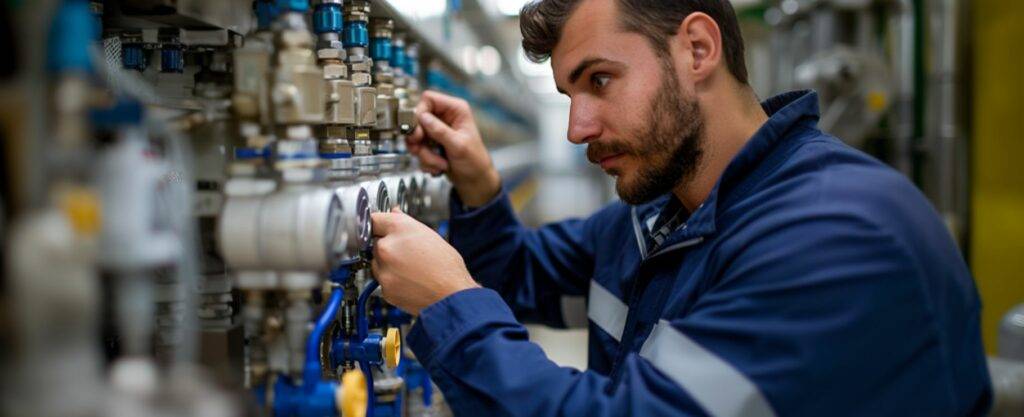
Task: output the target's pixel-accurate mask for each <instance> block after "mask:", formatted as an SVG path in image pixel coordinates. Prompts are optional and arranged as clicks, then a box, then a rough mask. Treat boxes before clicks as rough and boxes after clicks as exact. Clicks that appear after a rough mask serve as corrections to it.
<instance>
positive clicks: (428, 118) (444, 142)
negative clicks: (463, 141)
mask: <svg viewBox="0 0 1024 417" xmlns="http://www.w3.org/2000/svg"><path fill="white" fill-rule="evenodd" d="M419 121H420V126H422V127H423V130H424V131H425V132H426V137H429V138H431V139H433V140H434V141H435V142H437V143H438V144H440V145H441V146H444V147H445V148H446V149H449V150H450V148H451V147H452V146H455V145H456V143H458V141H459V132H457V131H455V129H452V128H451V126H448V124H447V123H445V122H444V121H442V120H441V119H438V118H437V116H435V115H434V114H433V113H420V115H419Z"/></svg>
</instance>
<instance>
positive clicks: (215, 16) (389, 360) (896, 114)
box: [0, 0, 1024, 416]
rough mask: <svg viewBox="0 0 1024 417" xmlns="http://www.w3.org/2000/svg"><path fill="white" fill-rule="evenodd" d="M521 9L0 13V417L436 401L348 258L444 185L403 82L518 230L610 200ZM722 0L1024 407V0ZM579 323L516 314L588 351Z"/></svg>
mask: <svg viewBox="0 0 1024 417" xmlns="http://www.w3.org/2000/svg"><path fill="white" fill-rule="evenodd" d="M525 2H526V1H525V0H493V1H488V0H372V1H370V0H256V1H253V0H216V1H209V0H102V1H101V0H39V1H7V2H4V3H3V5H0V23H2V24H0V45H3V47H2V48H0V54H2V55H3V59H0V144H2V146H0V158H2V160H3V163H2V164H0V167H2V169H0V233H2V236H3V238H4V250H3V251H2V253H0V269H2V270H3V271H4V272H3V275H0V297H2V302H0V341H2V343H0V369H4V370H6V371H7V375H10V376H11V377H9V378H5V379H4V380H3V381H0V399H2V401H0V414H4V415H40V416H48V415H53V416H67V415H83V416H85V415H158V414H159V415H203V416H236V415H282V416H283V415H288V416H306V415H317V416H321V415H346V416H354V415H359V416H362V415H373V416H434V415H445V414H446V413H448V411H447V409H446V407H445V406H444V399H443V396H442V393H441V392H440V390H439V389H438V388H437V387H436V386H434V385H433V384H432V383H431V381H430V379H429V377H428V376H427V374H426V371H425V370H424V369H423V367H422V366H421V365H420V364H419V363H418V362H417V361H416V358H414V357H413V356H412V354H411V352H409V351H408V350H406V349H404V348H403V347H402V346H403V343H402V337H403V335H404V331H405V330H407V329H408V327H409V324H410V322H411V320H412V317H410V316H409V315H407V314H405V313H403V312H401V311H399V310H398V309H395V308H393V307H391V306H389V305H387V304H386V303H385V302H383V300H382V299H381V298H380V297H379V292H377V291H376V284H375V281H374V279H373V276H372V274H371V273H370V271H369V269H368V267H367V265H368V259H367V258H368V254H369V253H370V252H369V249H370V245H371V242H370V235H371V231H370V223H369V214H370V213H372V212H374V211H379V210H389V209H391V208H392V207H399V208H400V209H401V210H403V211H405V212H406V213H408V214H410V215H412V216H414V217H415V218H417V219H419V220H420V221H422V222H424V223H426V224H428V225H430V226H432V227H434V228H435V229H437V230H438V232H439V233H441V234H444V233H445V231H446V229H447V222H446V219H447V217H448V196H449V194H450V191H451V186H450V184H448V182H447V181H446V180H445V179H444V178H443V177H433V176H430V175H426V174H423V173H421V172H419V169H418V165H417V162H416V161H415V160H414V159H413V158H411V157H410V156H409V155H408V154H406V152H405V151H406V148H405V135H407V134H408V133H410V132H411V131H412V129H414V128H415V123H416V122H415V117H414V113H413V109H414V108H415V105H416V103H417V102H418V98H419V95H420V93H421V92H422V91H424V90H425V89H434V90H439V91H442V92H445V93H448V94H451V95H455V96H458V97H460V98H463V99H465V100H466V101H468V102H469V103H470V104H471V106H472V108H473V110H474V113H475V115H476V117H477V122H478V125H479V127H480V129H481V132H482V135H483V137H484V140H485V142H486V144H487V146H488V148H489V149H490V150H491V152H492V158H493V160H494V161H495V164H496V165H497V167H498V169H499V172H500V173H501V175H502V178H503V180H504V187H505V189H506V190H508V191H509V193H510V196H511V197H512V201H513V204H514V205H515V207H516V209H517V210H518V211H519V212H520V214H521V216H522V217H523V219H524V220H525V221H526V222H527V223H529V224H540V223H543V222H546V221H552V220H558V219H562V218H565V217H567V216H585V215H588V214H590V213H592V212H593V211H595V210H597V209H598V208H599V207H600V206H602V205H603V204H605V203H607V202H608V201H610V200H611V199H613V198H614V197H615V196H614V191H613V187H612V183H611V182H610V180H609V179H608V178H607V177H606V176H605V175H604V174H603V173H601V171H600V170H598V169H596V168H595V167H593V166H592V165H590V164H588V163H587V161H586V158H585V150H584V148H582V147H577V146H573V145H571V144H569V143H568V141H566V139H565V138H566V128H567V124H568V99H567V98H565V97H564V96H562V95H559V94H558V93H557V92H556V91H555V88H554V81H553V79H552V75H551V69H550V67H549V66H548V65H547V64H534V63H531V62H529V61H528V60H527V59H526V58H525V54H524V53H523V51H522V49H521V47H520V45H519V42H520V35H519V26H518V21H517V17H516V15H517V14H518V11H519V9H520V7H522V5H523V4H524V3H525ZM732 4H733V6H734V7H735V9H736V10H737V13H738V15H739V17H740V23H741V26H742V29H743V33H744V37H745V42H746V52H747V57H746V61H747V66H748V69H749V73H750V82H751V85H752V87H753V88H754V91H755V92H756V93H757V94H758V95H759V96H760V97H762V98H767V97H769V96H771V95H774V94H777V93H780V92H783V91H787V90H791V89H801V88H813V89H816V90H817V91H818V92H819V93H820V97H821V110H822V117H821V121H820V126H821V127H822V129H823V130H825V131H827V132H829V133H832V134H835V135H836V136H837V137H839V138H841V139H842V140H844V141H846V142H847V143H848V144H850V145H851V146H855V147H858V148H861V149H863V150H864V151H866V152H868V153H870V154H872V155H874V156H876V157H877V158H879V159H880V160H882V161H885V162H886V163H888V164H890V165H891V166H893V167H894V168H895V169H897V170H899V171H900V172H902V173H904V174H905V175H907V176H908V177H909V178H911V179H912V180H913V181H914V183H915V184H917V185H918V186H919V187H920V188H921V189H922V190H923V191H924V192H925V193H926V195H928V196H929V198H931V200H932V202H933V204H934V205H935V208H936V210H937V211H938V212H939V213H940V214H941V215H942V217H943V219H944V220H945V221H946V224H947V226H948V227H949V229H950V232H951V233H952V234H953V235H954V237H955V238H956V241H957V242H958V243H959V244H960V248H961V250H962V251H963V254H964V256H965V258H966V259H968V262H969V265H970V266H971V269H972V271H973V272H974V274H975V277H976V280H977V282H978V286H979V289H980V292H981V296H982V301H983V304H984V306H985V308H984V311H983V312H982V314H983V316H982V323H983V330H984V337H985V343H986V346H987V348H988V351H989V353H990V355H992V358H991V360H990V368H991V371H992V375H993V382H994V385H995V387H996V394H997V398H996V402H995V404H996V405H995V407H996V408H995V410H994V412H993V415H1005V416H1011V415H1013V416H1016V415H1021V414H1022V413H1024V411H1022V410H1024V350H1022V349H1024V312H1022V310H1021V307H1020V305H1021V303H1022V302H1024V280H1021V279H1020V276H1019V274H1020V271H1022V270H1024V257H1022V256H1020V254H1021V253H1024V218H1022V216H1021V213H1024V175H1022V174H1021V172H1020V170H1019V169H1018V168H1017V163H1016V162H1017V160H1016V158H1015V157H1016V156H1018V155H1021V154H1024V142H1022V141H1020V140H1017V138H1018V137H1019V136H1020V132H1022V131H1024V117H1021V110H1020V103H1021V102H1024V77H1021V76H1020V74H1019V72H1020V70H1019V69H1020V68H1022V67H1024V55H1021V54H1013V53H1012V51H1013V48H1014V47H1015V46H1016V44H1017V43H1019V42H1020V41H1022V40H1024V2H1015V1H1000V0H975V1H973V2H969V1H964V0H733V1H732ZM568 302H579V304H580V305H583V304H582V303H583V300H568ZM1015 306H1016V307H1015ZM584 332H585V330H574V329H570V330H549V329H540V328H531V335H532V337H533V338H534V340H536V341H538V342H539V343H540V344H541V345H542V346H543V347H544V348H545V349H546V350H547V352H548V353H549V355H550V356H551V357H552V358H553V359H554V360H556V361H557V362H559V363H562V364H565V365H571V366H575V367H577V368H583V367H585V364H586V348H585V346H586V336H585V334H584Z"/></svg>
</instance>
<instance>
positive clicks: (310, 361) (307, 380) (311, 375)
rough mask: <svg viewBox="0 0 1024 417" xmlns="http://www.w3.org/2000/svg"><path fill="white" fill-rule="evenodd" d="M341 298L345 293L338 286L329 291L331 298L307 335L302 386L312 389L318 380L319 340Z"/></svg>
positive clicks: (335, 313) (336, 312)
mask: <svg viewBox="0 0 1024 417" xmlns="http://www.w3.org/2000/svg"><path fill="white" fill-rule="evenodd" d="M343 298H345V291H344V290H343V289H342V288H341V287H340V286H336V287H334V289H333V290H331V298H330V299H329V300H327V305H326V306H325V307H324V311H323V312H321V313H320V317H318V318H317V319H316V326H315V327H313V333H312V334H310V335H309V342H307V343H306V369H305V372H303V385H305V386H307V387H312V386H313V385H314V384H315V383H316V382H317V381H319V380H320V339H321V338H323V336H324V332H326V331H327V328H328V327H329V326H330V325H331V322H333V321H334V317H335V316H336V315H337V314H338V308H339V307H341V300H342V299H343Z"/></svg>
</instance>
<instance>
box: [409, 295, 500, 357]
mask: <svg viewBox="0 0 1024 417" xmlns="http://www.w3.org/2000/svg"><path fill="white" fill-rule="evenodd" d="M499 323H500V324H517V323H518V322H517V321H516V318H515V316H514V315H513V314H512V310H510V309H509V307H508V305H507V304H505V301H504V300H502V299H501V296H500V295H498V293H497V292H494V290H490V289H487V288H470V289H467V290H462V291H459V292H457V293H455V294H452V295H449V296H448V297H445V298H444V299H442V300H441V301H438V302H436V303H434V304H431V305H430V306H428V307H427V308H425V309H423V310H422V311H420V316H419V318H418V319H417V320H416V322H415V323H413V325H412V328H411V329H410V330H409V334H408V335H407V336H406V343H408V344H409V348H410V349H412V352H413V353H414V354H415V355H416V358H417V359H419V361H420V363H422V364H424V365H425V366H428V365H431V364H432V362H433V361H434V359H435V358H440V357H444V356H445V355H446V354H447V352H448V351H449V350H451V349H452V347H453V346H456V345H457V344H458V342H459V341H460V339H462V338H464V337H465V336H466V335H468V334H470V333H473V332H478V331H479V330H480V329H481V328H484V327H487V326H489V325H492V324H499Z"/></svg>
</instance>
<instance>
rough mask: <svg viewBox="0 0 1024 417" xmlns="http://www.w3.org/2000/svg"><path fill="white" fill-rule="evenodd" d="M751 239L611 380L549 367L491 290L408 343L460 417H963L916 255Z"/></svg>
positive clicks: (840, 231)
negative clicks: (946, 373) (946, 375)
mask: <svg viewBox="0 0 1024 417" xmlns="http://www.w3.org/2000/svg"><path fill="white" fill-rule="evenodd" d="M753 233H754V236H752V237H751V238H750V239H744V241H743V242H737V244H738V245H740V246H743V249H742V251H738V252H733V256H729V257H728V259H722V261H721V263H720V264H719V265H720V268H719V270H717V271H714V272H713V273H714V274H715V276H713V277H709V279H708V280H707V282H709V285H708V286H707V287H706V288H703V289H702V290H701V291H703V293H702V294H701V295H700V296H699V298H698V301H697V302H696V303H695V304H694V305H693V307H692V309H691V310H689V311H687V312H685V313H683V312H679V309H675V311H676V313H674V315H673V314H671V313H670V314H669V315H668V317H669V318H668V319H661V320H657V319H655V321H656V323H647V324H640V326H642V327H641V328H640V329H641V331H645V332H646V331H647V329H650V333H649V336H648V337H647V338H646V340H645V341H644V343H643V345H642V347H641V348H640V349H639V352H632V353H629V354H628V355H627V356H625V358H624V360H623V361H622V362H620V363H619V364H618V365H617V367H616V369H615V370H613V375H614V376H615V378H614V379H613V378H611V377H609V376H605V375H601V374H597V373H595V372H593V371H584V372H581V371H578V370H574V369H569V368H563V367H559V366H557V365H556V364H554V363H553V362H551V361H550V360H548V359H547V358H546V356H545V355H544V353H543V352H542V351H541V349H540V347H539V346H537V345H535V344H534V343H531V342H530V341H529V340H528V335H527V332H526V330H525V329H524V328H523V327H522V326H521V325H520V324H519V323H517V322H516V320H515V318H514V317H513V315H512V312H511V311H510V310H509V309H508V308H507V307H506V306H505V304H504V303H503V302H502V300H501V299H500V298H499V297H498V296H497V294H495V293H494V292H492V291H490V290H487V289H474V290H466V291H462V292H459V293H456V294H453V295H452V296H449V297H448V298H446V299H444V300H441V301H440V302H438V303H435V304H434V305H431V306H430V307H428V308H426V309H424V311H423V312H422V314H421V316H420V318H419V320H418V322H417V323H416V324H415V325H414V326H413V329H412V330H411V332H410V334H409V336H408V341H409V344H410V347H411V348H412V350H413V352H414V353H415V354H416V355H417V357H418V358H419V359H420V360H421V362H422V363H424V364H425V366H426V367H427V369H428V371H429V372H430V374H431V377H432V378H433V380H434V381H435V382H436V383H437V384H438V385H439V387H440V388H441V389H442V391H443V392H444V394H445V397H446V398H447V400H448V402H449V404H450V405H451V406H452V408H453V410H454V411H455V414H456V415H466V416H468V415H497V416H524V417H525V416H584V415H585V416H626V415H632V416H689V415H715V416H774V415H776V414H778V415H796V416H814V415H951V414H950V413H949V410H950V408H952V407H950V406H951V405H952V404H950V403H949V399H948V393H947V392H944V391H942V390H941V389H939V390H937V389H936V387H943V386H945V385H944V384H942V383H939V384H936V383H933V381H932V380H933V379H934V378H936V377H938V376H939V375H943V373H942V367H943V366H950V365H949V364H947V363H944V361H943V358H942V355H941V348H940V347H939V346H937V345H936V339H935V331H936V330H935V329H934V328H933V327H931V326H930V325H929V324H928V323H930V320H931V318H930V316H929V314H930V313H929V311H928V310H929V309H928V307H927V303H926V300H923V299H922V293H921V291H920V288H919V285H920V281H919V280H918V278H919V273H918V272H916V269H915V268H914V267H913V260H912V259H911V258H910V257H909V256H908V254H907V252H906V250H905V247H903V246H902V245H901V244H900V243H899V242H898V241H896V240H895V239H894V238H893V237H891V236H888V235H887V234H885V233H883V232H881V231H880V230H879V229H877V228H875V227H874V226H872V225H870V224H866V223H863V222H861V221H859V220H857V219H852V220H851V219H837V218H832V217H822V218H817V219H807V218H806V217H802V215H801V214H799V213H798V214H797V215H795V216H794V217H792V218H788V219H782V221H781V222H776V223H774V224H766V225H764V228H763V229H759V230H755V231H753ZM723 250H726V249H723ZM683 296H685V295H684V294H682V293H676V292H672V293H671V294H670V295H669V304H668V305H667V307H666V308H667V311H672V310H673V305H680V303H679V302H678V297H683ZM964 313H965V314H971V312H964ZM629 343H633V342H629ZM880 387H885V388H884V389H881V388H880Z"/></svg>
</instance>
